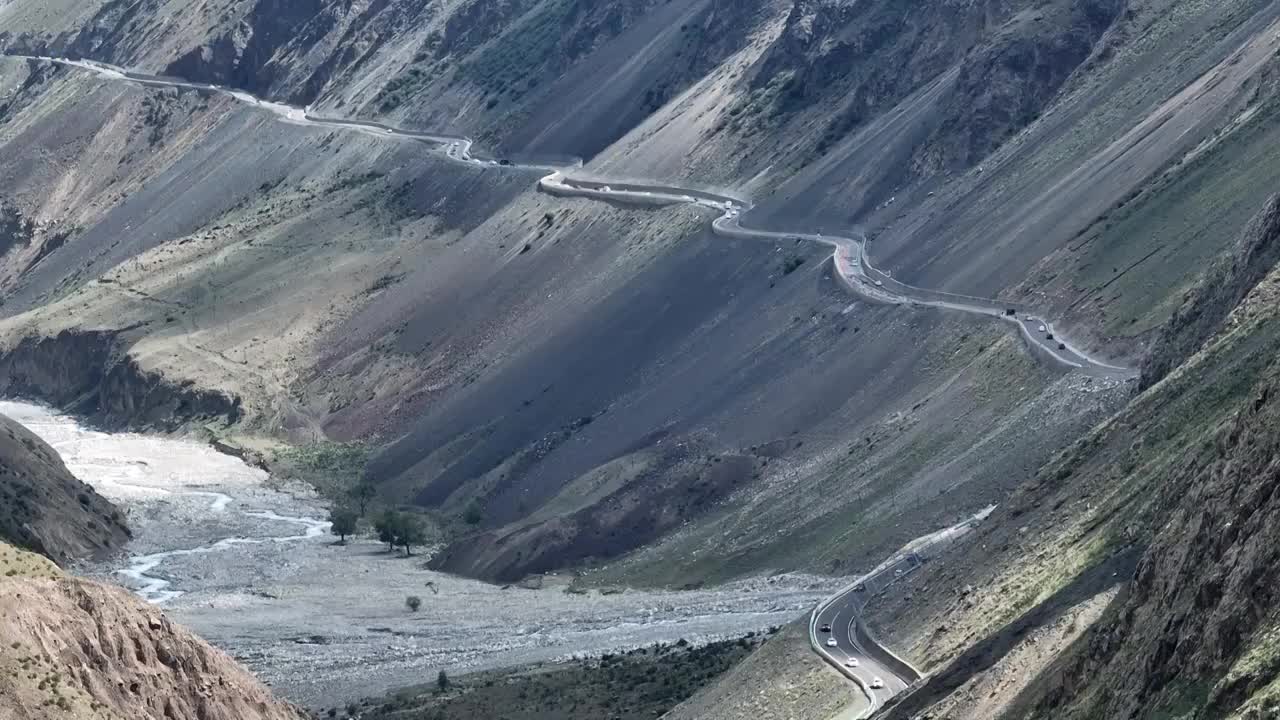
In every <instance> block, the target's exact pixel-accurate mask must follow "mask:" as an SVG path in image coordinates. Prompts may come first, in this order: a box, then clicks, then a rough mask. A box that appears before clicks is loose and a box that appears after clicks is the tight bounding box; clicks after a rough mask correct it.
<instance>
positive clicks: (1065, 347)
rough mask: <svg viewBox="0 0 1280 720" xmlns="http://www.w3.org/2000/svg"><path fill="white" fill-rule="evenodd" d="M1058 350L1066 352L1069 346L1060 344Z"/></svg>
mask: <svg viewBox="0 0 1280 720" xmlns="http://www.w3.org/2000/svg"><path fill="white" fill-rule="evenodd" d="M1058 349H1059V350H1066V349H1067V344H1066V343H1058Z"/></svg>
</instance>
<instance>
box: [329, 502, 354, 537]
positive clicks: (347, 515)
mask: <svg viewBox="0 0 1280 720" xmlns="http://www.w3.org/2000/svg"><path fill="white" fill-rule="evenodd" d="M357 520H359V517H358V516H357V515H356V511H355V510H352V509H351V508H346V507H337V508H333V509H332V510H330V511H329V522H331V523H333V527H332V528H330V531H331V532H332V533H333V534H334V535H337V536H338V537H339V538H341V540H340V542H342V544H344V545H345V544H346V542H347V536H348V535H354V534H355V532H356V521H357Z"/></svg>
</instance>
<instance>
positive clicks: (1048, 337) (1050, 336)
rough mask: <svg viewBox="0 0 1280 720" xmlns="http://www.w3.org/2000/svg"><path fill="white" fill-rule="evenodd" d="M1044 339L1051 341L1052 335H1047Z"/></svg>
mask: <svg viewBox="0 0 1280 720" xmlns="http://www.w3.org/2000/svg"><path fill="white" fill-rule="evenodd" d="M1045 338H1046V339H1048V340H1052V339H1053V333H1049V334H1048V335H1046V336H1045Z"/></svg>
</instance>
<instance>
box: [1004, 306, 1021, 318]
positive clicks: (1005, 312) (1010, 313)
mask: <svg viewBox="0 0 1280 720" xmlns="http://www.w3.org/2000/svg"><path fill="white" fill-rule="evenodd" d="M1004 314H1005V315H1008V316H1009V317H1013V316H1015V315H1017V314H1018V311H1017V310H1014V309H1013V308H1009V309H1008V310H1005V311H1004Z"/></svg>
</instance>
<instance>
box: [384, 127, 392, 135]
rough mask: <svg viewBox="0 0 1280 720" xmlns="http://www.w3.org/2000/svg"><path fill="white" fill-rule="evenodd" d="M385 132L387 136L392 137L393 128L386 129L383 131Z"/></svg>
mask: <svg viewBox="0 0 1280 720" xmlns="http://www.w3.org/2000/svg"><path fill="white" fill-rule="evenodd" d="M383 132H385V133H386V134H388V135H390V134H391V128H386V129H385V130H383Z"/></svg>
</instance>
